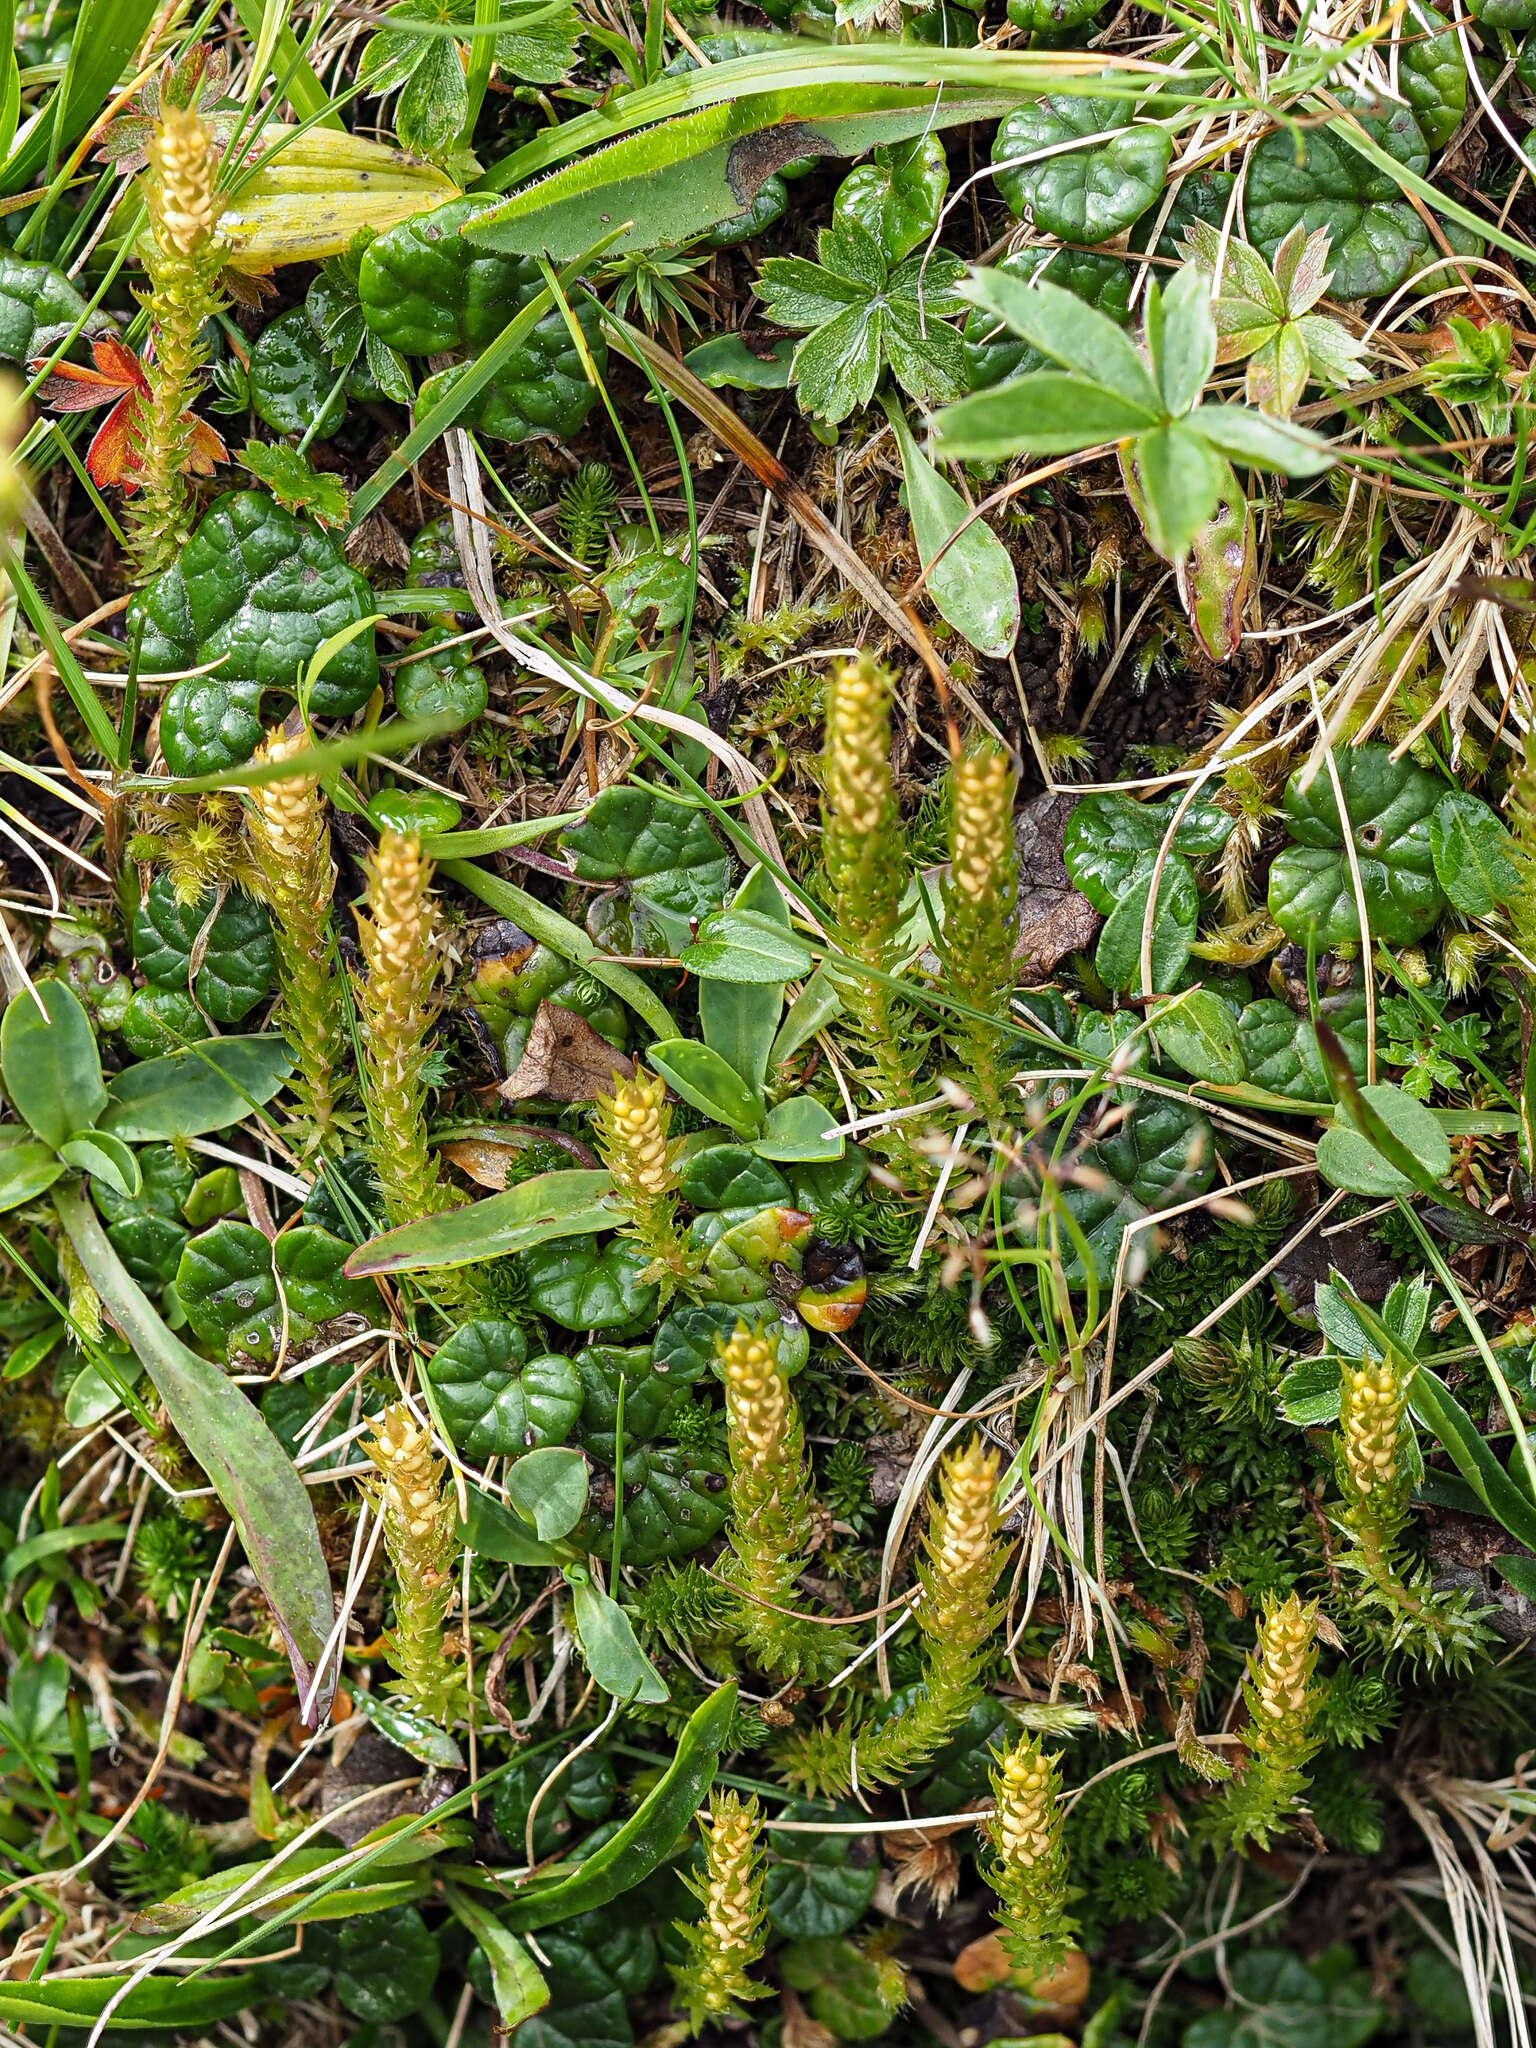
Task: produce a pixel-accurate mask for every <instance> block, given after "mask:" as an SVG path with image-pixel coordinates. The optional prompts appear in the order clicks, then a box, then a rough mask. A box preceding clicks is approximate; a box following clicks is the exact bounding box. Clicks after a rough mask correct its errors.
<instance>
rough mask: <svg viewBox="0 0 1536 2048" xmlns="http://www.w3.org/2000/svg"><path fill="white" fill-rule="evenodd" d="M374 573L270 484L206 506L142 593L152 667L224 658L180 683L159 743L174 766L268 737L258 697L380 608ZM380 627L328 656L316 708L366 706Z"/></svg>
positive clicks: (163, 716)
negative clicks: (287, 506)
mask: <svg viewBox="0 0 1536 2048" xmlns="http://www.w3.org/2000/svg"><path fill="white" fill-rule="evenodd" d="M371 595H372V593H371V592H370V591H369V588H368V584H367V580H366V579H365V578H364V577H363V576H362V575H361V574H360V573H359V572H358V571H357V570H356V569H353V568H351V567H350V566H349V565H348V563H347V561H346V559H345V558H344V556H343V555H342V554H341V552H340V550H339V548H338V547H337V545H336V543H335V542H334V541H333V540H332V539H330V538H329V537H328V536H327V535H325V534H324V533H322V532H321V531H320V530H319V528H318V527H315V526H312V525H309V524H308V523H307V522H305V521H303V520H300V519H296V518H295V517H294V515H293V514H292V513H291V512H286V511H284V509H283V508H282V506H281V505H279V504H277V502H276V501H275V500H274V499H272V498H269V497H268V496H267V495H266V493H265V492H263V491H233V492H230V493H228V494H227V495H226V496H224V497H222V498H217V499H215V501H214V503H213V504H212V505H211V506H210V507H209V509H208V511H207V512H206V513H205V514H204V516H203V520H202V523H201V525H200V526H199V527H198V529H197V532H196V533H195V534H194V535H193V536H192V539H191V540H190V541H189V542H188V544H187V546H186V548H185V549H184V550H183V551H182V555H181V559H180V560H179V561H178V562H177V563H176V564H175V566H174V567H172V568H170V569H167V570H166V571H165V572H164V574H163V575H161V576H158V577H156V579H155V581H154V582H153V583H151V584H150V585H149V586H148V587H147V588H146V589H145V590H144V591H143V592H142V593H141V594H140V595H139V596H138V597H136V598H135V599H134V603H133V607H132V611H131V613H130V631H132V630H134V628H135V627H136V626H137V624H138V622H139V620H141V619H142V620H143V622H144V628H145V630H144V640H143V652H142V660H143V669H144V673H145V674H146V675H154V674H157V673H164V672H166V671H169V670H173V669H190V668H199V667H202V666H205V665H206V664H208V663H219V664H220V666H219V667H218V668H217V670H216V672H215V673H213V674H211V675H201V676H192V677H189V678H187V679H186V680H185V681H182V682H178V683H173V684H172V685H171V688H170V690H169V691H168V692H167V694H166V698H165V702H164V704H163V706H162V708H161V713H160V743H161V748H162V750H163V752H164V754H165V758H166V761H167V763H168V765H169V767H170V769H171V772H172V773H173V774H175V775H200V774H206V773H209V772H212V771H216V770H220V769H225V768H231V767H234V766H235V765H236V764H237V763H239V762H243V761H246V760H248V759H249V758H250V755H251V754H252V753H253V752H254V750H255V748H256V746H257V744H258V742H259V741H260V739H261V736H262V698H263V695H264V693H265V692H267V691H268V690H281V691H283V692H285V693H287V694H291V693H292V692H293V690H294V689H295V687H296V684H297V681H298V678H299V676H300V675H301V674H302V672H303V670H304V666H305V664H306V663H307V662H308V661H309V659H310V658H311V656H312V655H313V654H314V653H315V651H316V649H317V648H318V647H319V646H320V645H321V643H322V641H324V640H327V639H329V638H330V636H331V635H332V634H333V633H339V632H340V631H342V629H343V628H344V627H347V626H350V625H352V624H354V623H355V622H356V621H357V620H359V619H362V618H366V617H367V616H368V615H369V614H370V613H371V612H372V610H373V606H372V603H371V602H370V599H371ZM378 674H379V672H378V658H377V656H376V654H375V652H374V646H373V633H372V630H371V629H370V630H368V631H366V632H364V633H363V634H362V635H361V636H360V637H359V638H358V639H356V640H354V641H352V643H351V644H350V645H349V646H347V647H346V648H344V649H343V650H342V651H341V652H340V653H339V654H338V655H337V656H336V658H335V659H334V660H333V661H332V662H331V663H330V664H329V666H328V667H327V669H326V671H325V675H324V677H323V678H322V679H321V681H320V682H319V683H318V684H317V685H316V687H315V690H314V693H313V696H312V698H311V700H310V702H311V710H312V711H313V713H314V715H315V716H316V717H318V718H340V717H345V716H347V715H348V714H349V713H351V712H353V711H357V710H359V709H361V707H362V706H363V705H364V704H365V703H366V702H367V700H368V698H369V697H370V696H371V695H372V693H373V689H374V686H375V684H376V683H377V682H378Z"/></svg>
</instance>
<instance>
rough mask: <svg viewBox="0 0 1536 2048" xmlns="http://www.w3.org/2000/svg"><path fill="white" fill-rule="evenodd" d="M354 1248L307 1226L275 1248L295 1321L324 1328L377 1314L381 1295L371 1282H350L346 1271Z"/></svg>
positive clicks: (274, 1257) (275, 1262)
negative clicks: (341, 1318) (335, 1319)
mask: <svg viewBox="0 0 1536 2048" xmlns="http://www.w3.org/2000/svg"><path fill="white" fill-rule="evenodd" d="M351 1250H352V1247H351V1245H350V1244H348V1243H347V1242H346V1241H345V1240H344V1239H342V1238H339V1237H335V1236H333V1235H332V1233H331V1232H330V1231H329V1230H321V1229H319V1228H318V1227H317V1226H316V1225H315V1224H313V1223H301V1224H299V1225H298V1226H297V1227H296V1228H295V1229H293V1230H285V1231H284V1232H283V1233H282V1234H281V1236H280V1237H279V1238H278V1239H277V1242H276V1243H275V1244H274V1245H273V1247H272V1263H273V1265H274V1266H275V1267H276V1268H277V1275H278V1278H279V1279H280V1280H281V1282H282V1285H283V1293H284V1295H285V1296H286V1298H287V1302H288V1313H289V1315H290V1317H298V1318H301V1319H302V1320H303V1321H304V1322H306V1323H312V1324H315V1325H316V1326H318V1325H319V1324H321V1323H328V1322H330V1320H331V1319H332V1317H333V1316H344V1315H355V1316H368V1315H372V1314H373V1313H374V1312H375V1311H376V1310H377V1308H378V1306H379V1292H378V1289H377V1288H376V1287H375V1286H374V1284H373V1282H372V1281H371V1280H349V1279H348V1278H347V1276H346V1274H345V1273H343V1271H342V1270H341V1269H342V1267H343V1266H344V1265H345V1264H346V1262H347V1256H348V1254H349V1253H350V1252H351Z"/></svg>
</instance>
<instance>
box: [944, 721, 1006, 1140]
mask: <svg viewBox="0 0 1536 2048" xmlns="http://www.w3.org/2000/svg"><path fill="white" fill-rule="evenodd" d="M1017 787H1018V775H1017V773H1016V771H1015V769H1014V765H1013V763H1012V761H1011V760H1010V759H1009V757H1008V755H1007V753H1006V752H1005V751H1004V750H1003V748H1001V747H1000V746H998V745H997V743H996V741H994V740H982V741H980V742H978V743H977V744H976V745H974V746H972V747H971V748H969V749H968V750H967V752H966V753H965V754H963V755H962V756H961V758H960V759H959V760H958V761H957V762H956V763H955V765H954V767H953V769H952V770H951V778H950V826H949V873H948V875H947V876H946V877H945V880H944V885H943V900H944V934H943V941H942V954H943V960H944V970H945V982H946V991H947V993H948V994H950V995H952V996H954V997H955V998H956V999H957V1000H958V1001H960V1002H962V1003H964V1004H965V1005H966V1006H967V1008H968V1010H970V1011H981V1012H982V1013H983V1015H982V1016H974V1015H964V1014H962V1015H960V1016H958V1017H957V1018H956V1019H955V1022H954V1025H953V1027H952V1030H953V1036H954V1038H955V1040H956V1043H957V1047H958V1048H959V1049H961V1050H963V1052H964V1054H965V1058H966V1060H967V1063H968V1072H967V1073H966V1075H965V1076H964V1079H965V1080H966V1082H967V1083H968V1085H969V1087H970V1089H971V1092H972V1093H973V1095H974V1096H975V1098H976V1102H977V1104H978V1106H979V1107H980V1108H981V1110H982V1111H983V1113H984V1114H985V1115H986V1116H987V1117H988V1118H989V1119H993V1120H995V1119H996V1118H997V1117H999V1116H1000V1115H1001V1114H1002V1110H1003V1083H1004V1079H1005V1074H1004V1069H1003V1061H1002V1057H1001V1054H1002V1047H1003V1044H1004V1042H1005V1037H1006V1031H1007V1004H1008V996H1009V992H1010V991H1011V989H1012V987H1013V983H1014V979H1015V976H1014V967H1013V948H1014V943H1015V940H1016V938H1017V932H1018V903H1019V856H1018V849H1017V847H1016V845H1015V843H1014V836H1013V798H1014V791H1015V790H1016V788H1017ZM988 1018H993V1019H996V1022H995V1023H989V1022H987V1021H986V1019H988Z"/></svg>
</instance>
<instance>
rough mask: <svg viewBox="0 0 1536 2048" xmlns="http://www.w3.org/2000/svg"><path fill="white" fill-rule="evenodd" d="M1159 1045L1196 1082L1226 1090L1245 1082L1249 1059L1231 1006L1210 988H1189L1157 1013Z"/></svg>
mask: <svg viewBox="0 0 1536 2048" xmlns="http://www.w3.org/2000/svg"><path fill="white" fill-rule="evenodd" d="M1155 1028H1156V1031H1157V1037H1158V1042H1159V1043H1160V1044H1161V1046H1162V1048H1163V1051H1164V1052H1165V1053H1166V1054H1167V1055H1168V1057H1169V1059H1171V1060H1172V1061H1173V1062H1174V1064H1175V1066H1179V1067H1182V1068H1183V1069H1184V1071H1185V1073H1186V1074H1193V1075H1194V1077H1195V1079H1196V1080H1197V1081H1216V1082H1220V1083H1222V1084H1224V1085H1226V1086H1228V1087H1232V1086H1235V1085H1236V1084H1237V1083H1238V1082H1239V1081H1242V1080H1245V1079H1246V1078H1247V1074H1248V1060H1247V1056H1246V1054H1245V1053H1244V1051H1243V1041H1242V1036H1241V1034H1240V1032H1239V1031H1238V1028H1237V1018H1236V1015H1235V1014H1234V1012H1233V1010H1232V1008H1231V1006H1230V1005H1229V1004H1227V1003H1224V1002H1223V1001H1222V999H1221V997H1220V996H1218V995H1216V994H1214V993H1213V992H1212V991H1211V990H1210V989H1207V988H1197V989H1191V990H1190V992H1189V994H1188V995H1186V996H1182V997H1180V999H1179V1000H1178V1002H1177V1003H1170V1004H1167V1005H1165V1006H1164V1007H1163V1008H1162V1009H1160V1010H1158V1011H1157V1013H1156V1026H1155Z"/></svg>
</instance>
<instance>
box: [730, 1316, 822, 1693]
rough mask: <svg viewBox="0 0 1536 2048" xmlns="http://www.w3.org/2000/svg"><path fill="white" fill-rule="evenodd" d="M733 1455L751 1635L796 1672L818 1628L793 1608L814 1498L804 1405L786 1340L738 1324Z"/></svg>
mask: <svg viewBox="0 0 1536 2048" xmlns="http://www.w3.org/2000/svg"><path fill="white" fill-rule="evenodd" d="M720 1372H721V1376H722V1377H723V1379H724V1381H725V1416H726V1426H727V1429H728V1432H729V1435H728V1443H729V1447H730V1456H731V1519H730V1522H729V1524H728V1534H729V1536H730V1543H731V1552H732V1559H731V1565H730V1578H731V1582H732V1583H733V1584H734V1585H735V1586H736V1588H737V1590H738V1592H739V1593H740V1596H741V1598H740V1612H739V1616H738V1629H739V1633H740V1637H741V1640H742V1642H743V1643H744V1644H745V1646H746V1647H747V1649H748V1650H749V1651H750V1652H751V1654H752V1655H753V1656H754V1657H755V1658H756V1659H757V1661H758V1662H759V1663H760V1664H762V1665H763V1667H764V1668H765V1669H766V1670H769V1671H779V1672H784V1673H786V1674H788V1675H793V1674H795V1673H796V1672H798V1671H799V1670H800V1669H801V1668H802V1666H803V1665H804V1663H805V1662H806V1661H807V1658H808V1657H813V1656H814V1646H813V1645H811V1644H809V1643H807V1641H806V1637H807V1636H808V1635H814V1633H815V1631H814V1629H811V1628H810V1627H808V1625H807V1624H806V1623H805V1622H803V1621H802V1620H800V1619H799V1617H798V1616H796V1615H795V1614H794V1613H793V1612H791V1611H788V1610H791V1609H792V1608H793V1606H794V1601H795V1581H796V1580H797V1579H798V1578H799V1576H800V1574H801V1572H802V1571H803V1570H804V1569H805V1563H806V1552H807V1550H808V1548H809V1545H810V1538H811V1522H812V1512H813V1505H814V1504H813V1502H812V1499H811V1491H810V1478H809V1474H808V1472H807V1470H806V1462H805V1432H804V1429H803V1426H802V1424H801V1420H800V1410H799V1407H798V1405H797V1403H796V1401H795V1397H794V1395H793V1394H792V1393H791V1392H790V1390H789V1382H788V1379H787V1378H786V1377H785V1373H784V1369H783V1367H782V1365H781V1364H780V1362H779V1347H778V1339H777V1337H776V1336H775V1335H774V1334H773V1332H772V1326H770V1327H769V1328H767V1329H762V1330H753V1329H750V1328H749V1327H748V1325H747V1324H746V1323H745V1322H738V1323H737V1325H736V1329H735V1331H734V1333H733V1335H732V1336H731V1337H730V1339H729V1341H727V1342H723V1343H722V1344H721V1345H720Z"/></svg>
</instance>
